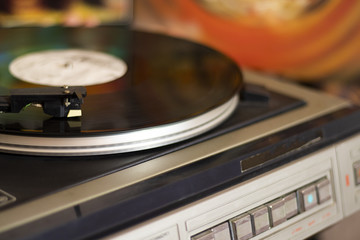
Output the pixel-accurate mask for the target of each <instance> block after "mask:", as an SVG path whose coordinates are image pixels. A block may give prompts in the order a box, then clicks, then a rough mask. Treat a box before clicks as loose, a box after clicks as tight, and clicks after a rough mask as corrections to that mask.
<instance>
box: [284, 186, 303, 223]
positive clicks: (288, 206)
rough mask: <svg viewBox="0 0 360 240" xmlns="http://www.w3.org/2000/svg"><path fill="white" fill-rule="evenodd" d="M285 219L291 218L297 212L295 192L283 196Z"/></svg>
mask: <svg viewBox="0 0 360 240" xmlns="http://www.w3.org/2000/svg"><path fill="white" fill-rule="evenodd" d="M283 200H284V207H285V214H286V219H289V218H292V217H293V216H295V215H297V214H298V213H299V209H298V203H297V199H296V193H294V192H293V193H290V194H288V195H286V196H285V197H284V199H283Z"/></svg>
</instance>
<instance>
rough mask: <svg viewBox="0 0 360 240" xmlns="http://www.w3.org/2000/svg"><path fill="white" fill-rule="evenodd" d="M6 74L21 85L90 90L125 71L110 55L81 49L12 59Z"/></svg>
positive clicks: (115, 58)
mask: <svg viewBox="0 0 360 240" xmlns="http://www.w3.org/2000/svg"><path fill="white" fill-rule="evenodd" d="M9 71H10V73H11V74H12V75H13V76H14V77H17V78H19V79H21V80H22V81H26V82H30V83H34V84H41V85H48V86H64V85H68V86H90V85H96V84H103V83H107V82H111V81H113V80H115V79H118V78H120V77H122V76H123V75H124V74H125V73H126V71H127V65H126V63H125V62H124V61H123V60H122V59H119V58H117V57H114V56H112V55H109V54H106V53H102V52H96V51H89V50H81V49H67V50H49V51H41V52H34V53H29V54H26V55H23V56H20V57H18V58H16V59H14V60H13V61H12V62H11V64H10V66H9Z"/></svg>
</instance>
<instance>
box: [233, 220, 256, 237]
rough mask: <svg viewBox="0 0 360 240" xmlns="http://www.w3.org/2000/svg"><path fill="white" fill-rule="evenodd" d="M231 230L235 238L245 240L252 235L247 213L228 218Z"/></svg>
mask: <svg viewBox="0 0 360 240" xmlns="http://www.w3.org/2000/svg"><path fill="white" fill-rule="evenodd" d="M230 225H231V232H232V235H233V239H235V240H247V239H249V238H251V237H253V236H254V234H253V230H252V224H251V217H250V215H249V214H243V215H240V216H238V217H235V218H233V219H230Z"/></svg>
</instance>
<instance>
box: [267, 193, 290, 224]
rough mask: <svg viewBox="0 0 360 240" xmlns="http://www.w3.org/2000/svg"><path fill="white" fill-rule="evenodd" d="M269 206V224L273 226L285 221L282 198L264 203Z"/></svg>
mask: <svg viewBox="0 0 360 240" xmlns="http://www.w3.org/2000/svg"><path fill="white" fill-rule="evenodd" d="M266 205H267V206H268V208H269V215H270V222H271V226H272V227H275V226H277V225H279V224H281V223H283V222H285V221H286V213H285V203H284V201H283V199H277V200H275V201H273V202H271V203H268V204H266Z"/></svg>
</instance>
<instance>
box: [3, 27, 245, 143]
mask: <svg viewBox="0 0 360 240" xmlns="http://www.w3.org/2000/svg"><path fill="white" fill-rule="evenodd" d="M0 36H1V39H0V87H1V88H8V89H13V88H23V87H37V86H35V85H33V84H30V83H25V82H22V81H19V80H18V79H15V78H14V77H12V76H11V74H10V73H9V70H8V66H9V64H10V62H11V61H12V60H13V59H15V58H16V57H18V56H22V55H24V54H26V53H31V52H37V51H42V50H55V49H56V50H58V49H86V50H95V51H100V52H104V53H108V54H111V55H113V56H116V57H118V58H120V59H122V60H124V61H125V62H126V64H127V66H128V70H127V72H126V74H125V75H124V76H123V77H121V78H119V79H117V80H115V81H112V82H109V83H105V84H100V85H94V86H89V87H87V92H88V96H87V97H86V99H85V103H84V104H83V107H82V109H83V113H82V117H81V118H79V119H71V120H69V119H50V117H49V116H48V115H45V114H44V113H43V112H42V111H39V110H36V109H31V108H30V109H27V110H25V111H23V112H21V113H20V114H10V113H9V114H8V113H6V114H0V132H1V133H10V134H25V135H41V136H50V135H51V136H84V135H90V134H103V133H108V132H116V131H129V130H137V129H142V128H146V127H152V126H158V125H162V124H167V123H173V122H178V121H181V120H185V119H189V118H191V117H195V116H199V115H201V114H203V113H205V112H207V111H209V110H211V109H213V108H215V107H217V106H219V105H221V104H223V103H225V102H227V101H229V100H230V99H231V98H232V97H233V96H234V95H235V94H236V92H237V91H238V90H239V89H240V87H241V84H242V79H241V72H240V70H239V69H238V67H237V66H236V64H235V63H234V62H233V61H231V60H230V59H229V58H227V57H226V56H224V55H222V54H221V53H218V52H217V51H214V50H212V49H209V48H207V47H204V46H202V45H199V44H196V43H192V42H188V41H184V40H180V39H176V38H172V37H167V36H163V35H157V34H153V33H146V32H136V31H132V30H129V29H126V28H120V27H118V26H116V27H111V26H101V27H98V28H92V29H87V28H61V27H51V28H2V29H0ZM49 122H50V123H49ZM72 126H74V127H72Z"/></svg>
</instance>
